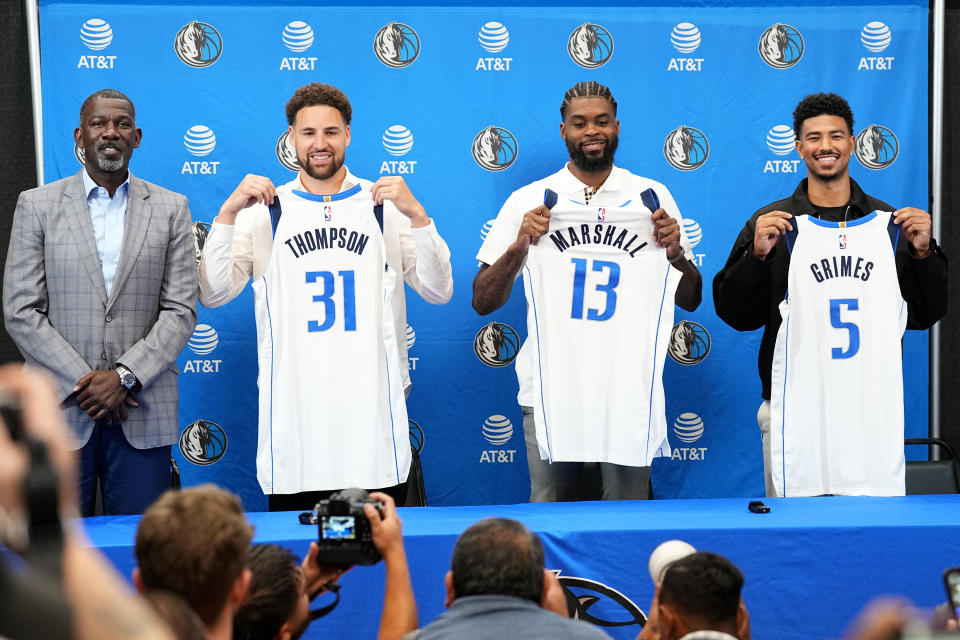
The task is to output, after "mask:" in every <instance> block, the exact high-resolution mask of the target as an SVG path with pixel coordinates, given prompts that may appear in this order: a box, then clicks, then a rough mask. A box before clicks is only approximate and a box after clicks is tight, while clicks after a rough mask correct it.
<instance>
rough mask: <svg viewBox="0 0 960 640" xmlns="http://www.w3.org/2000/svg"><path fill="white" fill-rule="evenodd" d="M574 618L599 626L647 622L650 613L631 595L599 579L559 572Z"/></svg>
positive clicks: (568, 606)
mask: <svg viewBox="0 0 960 640" xmlns="http://www.w3.org/2000/svg"><path fill="white" fill-rule="evenodd" d="M557 580H559V581H560V586H561V587H562V588H563V595H564V597H565V598H566V600H567V611H568V612H569V613H570V617H571V618H575V619H577V620H583V621H585V622H589V623H590V624H593V625H595V626H598V627H628V626H632V625H637V626H639V627H643V626H644V625H645V624H647V616H646V615H644V613H643V611H641V609H640V607H638V606H637V605H636V604H634V603H633V602H632V601H631V600H630V598H628V597H627V596H625V595H623V594H622V593H620V592H619V591H617V590H616V589H614V588H612V587H609V586H607V585H605V584H603V583H601V582H597V581H596V580H589V579H587V578H577V577H574V576H564V575H558V576H557Z"/></svg>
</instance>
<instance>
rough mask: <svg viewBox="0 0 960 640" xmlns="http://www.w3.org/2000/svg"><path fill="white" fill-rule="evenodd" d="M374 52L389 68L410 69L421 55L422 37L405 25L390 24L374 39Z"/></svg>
mask: <svg viewBox="0 0 960 640" xmlns="http://www.w3.org/2000/svg"><path fill="white" fill-rule="evenodd" d="M373 52H374V53H376V54H377V58H378V59H379V60H380V62H382V63H383V64H385V65H387V66H388V67H393V68H394V69H399V68H401V67H409V66H410V65H411V64H413V62H414V60H416V59H417V56H419V55H420V36H418V35H417V32H416V31H414V30H413V29H411V28H410V27H408V26H407V25H405V24H401V23H399V22H390V23H388V24H387V25H385V26H384V27H383V28H381V29H380V31H378V32H377V35H376V37H374V39H373Z"/></svg>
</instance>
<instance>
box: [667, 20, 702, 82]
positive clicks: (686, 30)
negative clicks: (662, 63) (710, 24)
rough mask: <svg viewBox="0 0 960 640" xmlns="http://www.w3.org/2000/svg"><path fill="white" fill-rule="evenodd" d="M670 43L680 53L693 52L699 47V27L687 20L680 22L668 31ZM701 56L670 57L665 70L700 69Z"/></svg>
mask: <svg viewBox="0 0 960 640" xmlns="http://www.w3.org/2000/svg"><path fill="white" fill-rule="evenodd" d="M670 44H672V45H673V48H674V49H676V50H677V51H679V52H680V53H693V52H694V51H696V50H697V49H698V48H699V47H700V29H698V28H697V25H695V24H691V23H689V22H681V23H680V24H678V25H677V26H675V27H674V28H673V31H671V32H670ZM702 65H703V58H670V62H669V64H667V71H701V70H702V69H703V67H702Z"/></svg>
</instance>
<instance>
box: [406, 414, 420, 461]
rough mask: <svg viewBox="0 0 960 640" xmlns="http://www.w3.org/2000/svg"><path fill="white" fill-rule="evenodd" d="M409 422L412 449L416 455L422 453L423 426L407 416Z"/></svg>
mask: <svg viewBox="0 0 960 640" xmlns="http://www.w3.org/2000/svg"><path fill="white" fill-rule="evenodd" d="M407 422H409V423H410V450H411V451H412V452H413V454H414V455H420V452H421V451H423V443H424V435H423V427H421V426H420V425H419V424H418V423H416V422H414V421H413V420H411V419H410V418H407Z"/></svg>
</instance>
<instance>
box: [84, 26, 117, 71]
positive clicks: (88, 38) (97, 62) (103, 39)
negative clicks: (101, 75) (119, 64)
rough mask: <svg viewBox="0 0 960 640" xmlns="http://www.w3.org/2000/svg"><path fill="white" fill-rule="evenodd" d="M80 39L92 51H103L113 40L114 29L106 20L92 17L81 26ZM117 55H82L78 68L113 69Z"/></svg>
mask: <svg viewBox="0 0 960 640" xmlns="http://www.w3.org/2000/svg"><path fill="white" fill-rule="evenodd" d="M80 41H81V42H83V44H84V46H86V47H87V49H90V50H91V51H102V50H103V49H106V48H107V47H109V46H110V43H111V42H113V29H112V28H111V27H110V24H109V23H108V22H107V21H106V20H101V19H100V18H90V19H89V20H87V21H86V22H84V23H83V26H82V27H80ZM116 60H117V56H102V55H86V56H80V61H79V62H78V63H77V69H113V68H114V67H113V65H114V63H115V62H116Z"/></svg>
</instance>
